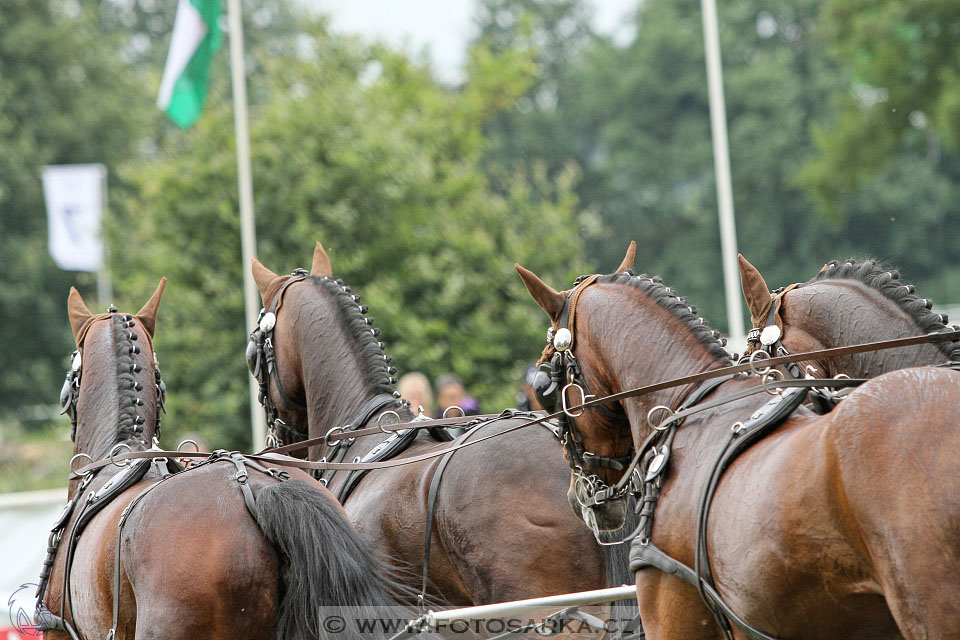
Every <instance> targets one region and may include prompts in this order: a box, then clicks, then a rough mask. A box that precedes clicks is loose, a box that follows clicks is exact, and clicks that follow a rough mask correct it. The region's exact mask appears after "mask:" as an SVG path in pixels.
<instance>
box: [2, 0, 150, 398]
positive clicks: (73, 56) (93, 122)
mask: <svg viewBox="0 0 960 640" xmlns="http://www.w3.org/2000/svg"><path fill="white" fill-rule="evenodd" d="M0 24H3V25H4V26H3V30H2V34H0V256H2V264H3V269H0V344H2V345H3V347H2V353H3V355H2V362H3V365H4V366H2V367H0V407H4V408H5V409H6V410H7V411H9V410H11V409H15V408H19V407H24V406H28V405H34V404H48V403H54V402H56V394H57V389H59V387H60V383H61V382H62V378H63V372H64V369H65V366H66V356H67V355H68V354H69V353H70V350H71V349H72V344H73V340H72V339H71V337H70V335H71V334H70V329H69V323H68V322H67V316H66V299H67V293H68V291H69V287H70V285H72V284H78V285H79V286H80V287H81V288H82V289H84V293H85V294H86V293H89V292H91V291H92V284H93V277H92V275H90V274H77V273H67V272H63V271H61V270H60V269H58V268H57V267H56V266H55V265H54V263H53V261H52V259H51V258H50V256H49V254H48V253H47V247H46V213H45V209H44V202H43V196H42V193H41V186H40V169H41V167H42V166H43V165H46V164H63V163H76V162H104V163H106V164H107V165H108V166H109V167H110V168H111V169H112V168H114V167H115V166H116V164H117V163H118V162H119V161H121V160H122V159H124V158H125V157H128V156H129V154H130V153H131V152H132V151H133V149H134V147H135V143H136V140H137V132H138V131H139V130H140V127H141V126H142V124H143V120H142V119H141V114H142V113H143V111H142V108H144V107H145V106H146V105H149V102H148V101H147V100H146V99H144V97H143V96H141V95H140V94H139V93H138V91H137V89H136V87H135V84H134V79H133V77H132V74H131V73H130V72H129V69H128V68H127V67H126V66H125V65H124V63H123V61H122V60H120V59H119V57H118V56H117V55H116V54H117V49H116V48H115V47H114V45H115V44H116V42H115V41H114V40H112V39H111V38H105V37H103V36H102V34H100V33H99V32H98V29H97V26H96V20H95V16H94V14H93V12H92V11H91V10H90V7H89V6H88V5H87V4H80V3H52V2H34V1H32V0H11V1H10V2H4V3H2V4H0ZM120 96H125V97H124V98H123V99H121V98H120ZM89 297H90V298H92V297H93V296H89Z"/></svg>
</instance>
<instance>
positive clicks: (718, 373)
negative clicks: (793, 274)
mask: <svg viewBox="0 0 960 640" xmlns="http://www.w3.org/2000/svg"><path fill="white" fill-rule="evenodd" d="M947 340H950V341H956V340H960V329H953V330H950V331H943V332H939V333H930V334H925V335H921V336H911V337H909V338H896V339H893V340H880V341H877V342H867V343H863V344H858V345H851V346H847V347H833V348H830V349H820V350H817V351H807V352H803V353H796V354H790V355H786V356H778V357H774V358H769V359H767V360H764V361H763V365H764V366H765V367H774V366H778V365H782V364H787V363H789V362H798V361H803V360H813V359H815V358H830V357H836V356H843V355H849V354H852V353H865V352H868V351H882V350H885V349H896V348H898V347H910V346H915V345H918V344H928V343H933V342H944V341H947ZM755 369H756V363H755V362H745V363H741V364H736V365H731V366H728V367H723V368H720V369H712V370H710V371H703V372H700V373H695V374H692V375H687V376H682V377H680V378H674V379H672V380H666V381H664V382H657V383H654V384H649V385H645V386H642V387H636V388H634V389H628V390H626V391H621V392H619V393H614V394H610V395H608V396H603V397H600V398H589V396H588V397H587V398H585V399H584V401H583V402H581V403H580V404H575V405H568V406H566V407H565V408H562V409H561V410H559V411H555V412H553V413H549V414H546V415H544V416H542V417H540V418H537V419H533V420H529V421H527V422H524V423H522V424H519V425H516V426H515V427H511V428H510V430H509V431H515V430H517V429H523V428H526V427H529V426H532V425H535V424H540V423H543V422H546V421H548V420H553V419H555V418H559V417H560V416H561V415H562V414H566V415H568V416H569V413H567V412H575V411H579V410H581V409H586V408H589V407H595V406H597V405H601V404H608V403H611V402H614V401H619V400H625V399H627V398H636V397H639V396H643V395H647V394H650V393H654V392H657V391H662V390H664V389H670V388H673V387H679V386H682V385H686V384H692V383H695V382H703V381H704V380H710V379H712V378H721V377H724V376H729V375H731V374H736V373H743V372H747V371H751V370H755ZM837 382H838V381H836V380H832V379H817V380H813V381H811V380H797V381H782V382H771V383H768V384H767V388H768V389H777V388H784V387H789V386H797V385H798V384H799V383H803V386H823V385H824V384H831V383H837ZM760 390H763V388H762V387H759V388H758V391H760ZM578 415H579V414H578ZM677 415H679V414H677ZM492 416H493V414H490V415H485V416H467V417H451V418H441V419H437V420H429V421H422V422H404V423H399V424H390V425H386V426H375V427H366V428H363V429H357V430H355V431H353V432H350V433H335V434H332V435H325V436H320V437H316V438H310V439H308V440H303V441H302V442H298V443H295V444H291V445H285V446H282V447H276V448H272V449H264V450H262V451H260V452H258V453H257V454H254V455H251V456H248V457H250V458H252V459H255V460H265V461H269V462H270V463H272V464H278V465H284V466H291V467H297V468H300V469H324V470H325V469H345V470H353V469H367V470H374V469H386V468H391V467H397V466H402V465H404V464H413V463H416V462H421V461H423V460H429V459H430V458H434V457H438V456H441V455H444V454H445V453H446V452H448V451H452V450H454V449H459V448H462V447H463V446H471V445H472V444H475V443H477V442H481V441H482V440H486V439H489V438H493V437H499V435H501V433H498V434H493V435H490V436H485V437H484V438H483V439H478V440H471V441H470V442H467V443H464V444H463V445H462V446H459V445H458V446H453V447H448V448H445V449H441V450H439V451H434V452H432V453H425V454H421V455H419V456H414V457H410V458H400V459H396V460H388V461H385V462H368V463H352V462H338V463H334V462H309V461H306V460H298V459H293V458H290V459H287V458H279V457H267V456H272V455H273V454H286V453H289V452H291V451H296V450H299V449H306V448H308V447H312V446H315V445H319V444H323V443H325V442H327V441H328V440H329V441H331V442H333V441H336V440H342V439H349V438H354V437H359V436H363V435H369V434H371V433H378V432H385V433H393V432H395V431H402V430H403V429H411V428H412V429H426V428H429V427H438V426H448V425H453V424H462V423H464V422H468V421H470V420H475V419H477V418H485V417H492ZM573 417H576V416H573ZM509 431H504V432H502V433H509ZM154 455H161V456H170V457H181V458H205V457H208V456H209V455H210V453H205V452H199V451H177V450H175V451H160V452H153V453H151V452H146V451H134V452H127V453H122V454H118V455H116V456H114V457H113V458H112V459H109V458H107V459H103V460H99V461H97V462H91V463H89V464H87V465H84V466H82V467H80V468H78V469H76V470H75V471H72V473H71V477H72V478H79V477H82V476H84V475H86V474H87V473H90V472H91V471H94V470H95V469H98V468H100V467H104V466H106V465H108V464H113V463H114V461H115V462H123V461H124V460H132V459H137V458H146V457H153V456H154ZM636 457H637V456H636V454H635V455H634V458H635V459H636ZM632 462H633V461H631V463H632ZM628 468H629V465H628Z"/></svg>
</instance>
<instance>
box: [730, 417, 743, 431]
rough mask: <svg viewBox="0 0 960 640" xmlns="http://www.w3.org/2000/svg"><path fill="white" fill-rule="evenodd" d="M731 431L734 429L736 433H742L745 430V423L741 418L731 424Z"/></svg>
mask: <svg viewBox="0 0 960 640" xmlns="http://www.w3.org/2000/svg"><path fill="white" fill-rule="evenodd" d="M730 431H733V432H734V433H740V432H741V431H743V423H742V422H740V421H739V420H738V421H737V422H734V423H733V424H732V425H730Z"/></svg>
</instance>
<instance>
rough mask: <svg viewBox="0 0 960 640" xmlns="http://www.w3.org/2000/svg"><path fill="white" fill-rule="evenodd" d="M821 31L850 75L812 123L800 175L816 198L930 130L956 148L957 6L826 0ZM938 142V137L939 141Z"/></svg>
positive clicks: (830, 196)
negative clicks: (830, 108)
mask: <svg viewBox="0 0 960 640" xmlns="http://www.w3.org/2000/svg"><path fill="white" fill-rule="evenodd" d="M821 29H822V31H823V33H824V36H825V38H826V39H827V41H828V42H829V43H830V44H831V45H832V46H831V49H832V53H833V54H834V56H835V57H836V59H837V60H838V61H840V62H841V63H842V64H843V65H844V66H845V67H846V68H847V69H848V70H849V73H850V76H851V80H850V82H849V84H848V86H847V87H846V89H845V91H844V92H843V93H842V94H839V95H838V96H837V97H836V98H835V102H836V105H835V107H836V108H835V111H836V113H835V115H834V117H833V118H832V119H831V120H829V121H827V122H826V123H825V125H824V126H823V128H822V129H821V130H820V132H819V134H818V136H817V138H816V142H817V149H818V151H819V153H818V156H817V157H816V158H815V159H814V160H812V161H811V162H810V163H809V164H808V166H807V167H805V169H804V172H803V176H802V182H803V184H804V186H805V187H806V188H807V189H808V190H809V191H810V192H811V193H812V194H813V195H814V196H815V197H816V198H817V200H818V203H819V204H820V206H821V207H822V208H823V209H824V210H826V211H828V212H829V213H832V214H834V215H840V213H841V212H840V210H839V208H838V205H837V198H842V197H843V196H845V195H846V196H849V195H850V194H851V193H852V192H853V191H855V190H856V188H857V187H859V186H860V185H861V184H862V183H863V182H864V181H866V180H869V179H870V178H873V177H876V176H879V175H881V174H882V173H883V172H885V171H886V170H888V168H889V167H890V164H891V162H893V161H894V160H896V159H897V158H899V157H900V155H901V154H902V153H903V152H904V151H909V150H913V151H918V150H919V151H920V152H921V153H922V152H923V148H924V147H925V146H926V145H927V144H928V139H929V138H930V137H935V138H937V140H938V141H942V144H943V145H944V146H945V147H946V148H948V149H952V150H960V127H958V125H957V123H958V122H960V97H958V96H960V76H958V73H957V68H958V65H960V47H958V46H957V42H958V36H960V4H958V3H956V2H953V1H952V0H912V1H911V2H903V1H901V0H879V1H874V0H870V1H866V0H827V1H826V2H825V3H824V11H823V13H822V18H821ZM939 143H940V142H938V144H939Z"/></svg>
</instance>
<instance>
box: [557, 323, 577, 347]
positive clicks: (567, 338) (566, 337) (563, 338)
mask: <svg viewBox="0 0 960 640" xmlns="http://www.w3.org/2000/svg"><path fill="white" fill-rule="evenodd" d="M571 342H573V334H571V333H570V329H567V328H566V327H561V328H560V329H557V332H556V333H555V334H554V336H553V348H554V349H556V350H557V351H566V350H567V349H569V348H570V343H571Z"/></svg>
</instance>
